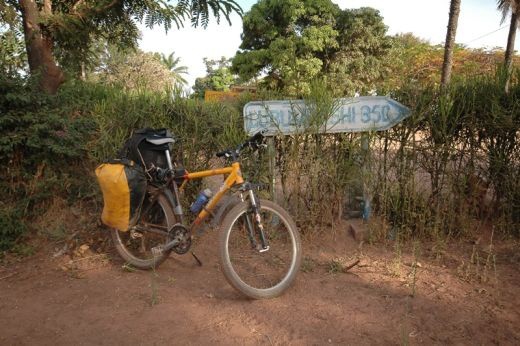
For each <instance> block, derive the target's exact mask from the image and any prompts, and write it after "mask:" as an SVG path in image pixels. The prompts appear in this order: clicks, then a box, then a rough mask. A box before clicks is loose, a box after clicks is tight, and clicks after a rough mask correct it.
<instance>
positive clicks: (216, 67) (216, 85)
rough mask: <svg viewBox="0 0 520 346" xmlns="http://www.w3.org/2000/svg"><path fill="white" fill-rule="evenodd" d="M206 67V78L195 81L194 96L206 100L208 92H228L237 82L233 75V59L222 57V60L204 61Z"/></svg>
mask: <svg viewBox="0 0 520 346" xmlns="http://www.w3.org/2000/svg"><path fill="white" fill-rule="evenodd" d="M203 61H204V64H205V65H206V76H204V77H199V78H197V79H195V85H194V86H193V91H194V96H195V97H199V98H204V92H205V91H206V90H215V91H228V90H229V88H230V87H231V85H233V84H234V83H235V82H236V78H235V76H234V75H233V74H232V73H231V69H230V66H231V59H228V58H226V57H221V58H220V60H209V59H208V58H204V59H203Z"/></svg>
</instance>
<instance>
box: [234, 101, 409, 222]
mask: <svg viewBox="0 0 520 346" xmlns="http://www.w3.org/2000/svg"><path fill="white" fill-rule="evenodd" d="M313 107H314V106H313V105H307V104H305V101H303V100H292V101H254V102H249V103H247V104H246V105H245V106H244V128H245V130H246V132H247V133H248V134H249V135H253V134H255V133H257V132H258V131H262V130H264V131H266V133H265V135H266V136H274V135H279V134H282V135H291V134H295V133H305V132H315V133H316V132H317V133H342V132H371V131H384V130H388V129H389V128H391V127H393V126H395V125H397V124H399V123H400V122H401V121H403V120H404V119H406V118H407V117H408V116H409V115H410V110H409V109H408V108H407V107H405V106H403V105H402V104H400V103H399V102H397V101H395V100H392V99H391V98H389V97H385V96H362V97H355V98H343V99H337V100H336V101H335V102H334V104H333V105H332V107H331V111H330V116H328V118H319V115H316V113H319V112H315V111H314V110H313ZM361 142H362V143H361V147H362V151H363V152H364V154H365V155H367V154H368V136H366V135H363V136H362V138H361ZM269 148H270V160H269V162H270V165H269V166H270V167H269V169H270V171H271V172H270V173H271V177H272V178H271V191H272V194H273V199H275V195H274V191H275V172H274V169H275V167H274V147H273V140H272V139H269ZM362 169H363V170H364V171H365V170H366V167H365V165H364V164H363V167H362ZM366 173H367V172H365V173H364V174H366ZM363 190H364V192H363V195H364V196H363V202H364V204H363V211H362V214H363V219H365V220H367V219H368V218H369V216H370V200H371V197H370V194H369V192H368V189H367V188H366V184H363Z"/></svg>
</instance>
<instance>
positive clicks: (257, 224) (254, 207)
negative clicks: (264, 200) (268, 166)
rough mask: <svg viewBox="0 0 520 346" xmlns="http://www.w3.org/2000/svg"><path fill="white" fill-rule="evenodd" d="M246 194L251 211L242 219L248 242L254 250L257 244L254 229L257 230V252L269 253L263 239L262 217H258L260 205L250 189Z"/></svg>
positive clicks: (267, 245)
mask: <svg viewBox="0 0 520 346" xmlns="http://www.w3.org/2000/svg"><path fill="white" fill-rule="evenodd" d="M247 193H248V194H249V201H250V203H251V211H250V212H248V213H247V214H245V215H244V219H245V221H246V228H247V236H248V238H249V241H250V242H251V246H252V247H253V248H254V249H256V248H257V244H256V240H255V229H256V230H257V233H258V237H259V238H260V249H259V250H258V251H259V252H266V251H269V244H268V242H267V239H266V237H265V232H264V225H263V224H262V217H261V216H260V204H259V201H258V199H257V198H256V196H255V193H254V192H253V190H252V189H248V191H247ZM250 216H252V217H253V222H251V218H250Z"/></svg>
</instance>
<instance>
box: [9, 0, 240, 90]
mask: <svg viewBox="0 0 520 346" xmlns="http://www.w3.org/2000/svg"><path fill="white" fill-rule="evenodd" d="M0 9H2V10H3V11H2V12H4V11H5V12H8V13H14V14H15V15H16V16H17V17H19V18H20V20H21V21H22V23H23V28H24V37H25V45H26V51H27V57H28V61H29V68H30V71H31V74H33V75H36V74H39V75H40V86H41V89H42V90H43V91H45V92H48V93H54V92H56V90H57V89H58V87H59V86H60V85H61V83H62V82H63V80H64V74H63V71H62V69H61V67H60V66H58V64H57V63H56V57H55V55H54V53H53V52H54V48H55V47H56V46H57V47H60V48H61V49H62V50H64V51H69V52H75V54H74V55H75V56H76V57H77V58H80V57H81V56H82V54H84V52H86V51H88V49H89V46H90V45H91V44H92V42H93V41H94V40H96V39H98V38H100V37H101V38H104V39H106V40H107V41H108V42H109V43H113V44H118V45H122V46H133V47H135V46H136V42H137V38H138V36H139V31H138V29H137V24H136V23H137V22H144V23H145V24H146V26H148V27H154V26H156V25H160V26H163V27H164V28H165V30H169V29H171V28H172V27H173V26H176V27H180V26H182V25H183V21H184V20H185V19H190V20H191V24H192V25H193V26H198V25H199V24H201V25H202V26H203V27H206V26H207V24H208V21H209V16H210V14H212V15H213V16H215V17H216V19H217V22H219V21H220V19H221V16H223V17H224V18H225V19H226V20H227V21H228V22H230V15H231V13H233V12H237V13H239V14H241V13H242V10H241V8H240V6H239V5H238V4H237V3H236V2H235V1H234V0H179V1H177V2H175V4H172V3H170V2H165V1H162V0H149V1H140V0H96V1H94V0H64V1H57V0H54V1H53V0H42V1H36V0H19V1H15V0H0ZM3 17H4V16H2V17H1V19H2V21H4V20H5V19H4V18H3Z"/></svg>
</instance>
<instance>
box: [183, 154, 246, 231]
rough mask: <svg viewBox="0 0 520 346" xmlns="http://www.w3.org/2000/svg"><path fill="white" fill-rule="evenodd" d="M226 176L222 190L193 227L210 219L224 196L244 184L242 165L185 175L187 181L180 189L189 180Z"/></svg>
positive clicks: (234, 163)
mask: <svg viewBox="0 0 520 346" xmlns="http://www.w3.org/2000/svg"><path fill="white" fill-rule="evenodd" d="M224 174H228V176H227V178H226V180H224V183H223V184H222V185H221V186H220V189H219V190H218V191H217V192H216V193H215V195H214V196H213V197H212V198H211V199H210V200H209V202H208V204H206V206H205V207H204V208H202V210H201V211H200V213H199V214H198V215H197V218H196V219H195V221H193V224H192V227H197V226H198V225H200V223H201V222H202V221H203V220H204V219H205V218H207V217H208V215H211V212H212V211H213V209H215V206H216V205H217V203H218V202H219V201H220V199H221V198H222V196H224V194H225V193H226V192H228V191H229V190H230V189H231V188H232V187H233V186H235V185H239V184H242V183H244V179H243V178H242V172H241V171H240V163H238V162H233V163H232V164H231V166H229V167H224V168H217V169H210V170H206V171H200V172H193V173H187V174H185V175H184V177H183V178H184V179H185V180H184V182H183V183H182V185H181V187H180V189H182V188H183V187H184V185H185V184H186V183H187V182H188V181H189V180H194V179H202V178H207V177H212V176H215V175H224Z"/></svg>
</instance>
